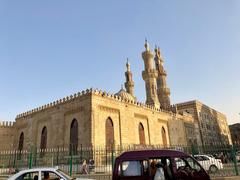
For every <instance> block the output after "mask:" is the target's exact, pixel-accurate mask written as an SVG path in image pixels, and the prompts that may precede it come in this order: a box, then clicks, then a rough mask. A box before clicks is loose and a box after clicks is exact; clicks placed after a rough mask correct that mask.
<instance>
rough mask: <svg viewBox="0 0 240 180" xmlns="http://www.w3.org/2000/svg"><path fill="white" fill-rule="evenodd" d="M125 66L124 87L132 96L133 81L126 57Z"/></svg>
mask: <svg viewBox="0 0 240 180" xmlns="http://www.w3.org/2000/svg"><path fill="white" fill-rule="evenodd" d="M126 67H127V71H126V72H125V77H126V82H125V88H126V91H127V92H128V93H129V94H131V95H132V96H133V97H134V82H133V79H132V72H131V69H130V63H129V62H128V59H127V63H126Z"/></svg>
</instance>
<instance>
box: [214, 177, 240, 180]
mask: <svg viewBox="0 0 240 180" xmlns="http://www.w3.org/2000/svg"><path fill="white" fill-rule="evenodd" d="M211 180H240V176H230V177H214V178H211Z"/></svg>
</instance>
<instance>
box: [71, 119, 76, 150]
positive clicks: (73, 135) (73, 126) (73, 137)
mask: <svg viewBox="0 0 240 180" xmlns="http://www.w3.org/2000/svg"><path fill="white" fill-rule="evenodd" d="M77 148H78V122H77V120H76V119H73V120H72V123H71V127H70V153H72V154H73V155H75V154H77Z"/></svg>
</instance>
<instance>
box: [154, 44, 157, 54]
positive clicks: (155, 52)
mask: <svg viewBox="0 0 240 180" xmlns="http://www.w3.org/2000/svg"><path fill="white" fill-rule="evenodd" d="M154 50H155V53H156V54H157V52H158V48H157V45H156V44H155V49H154Z"/></svg>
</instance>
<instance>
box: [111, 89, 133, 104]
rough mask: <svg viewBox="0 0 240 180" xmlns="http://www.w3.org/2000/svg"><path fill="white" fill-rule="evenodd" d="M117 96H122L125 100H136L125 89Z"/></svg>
mask: <svg viewBox="0 0 240 180" xmlns="http://www.w3.org/2000/svg"><path fill="white" fill-rule="evenodd" d="M115 95H117V96H120V97H121V98H123V99H127V100H130V101H135V98H134V97H133V96H132V95H131V94H129V93H128V92H127V91H125V90H124V89H123V88H122V89H121V90H120V91H118V92H117V93H116V94H115Z"/></svg>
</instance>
